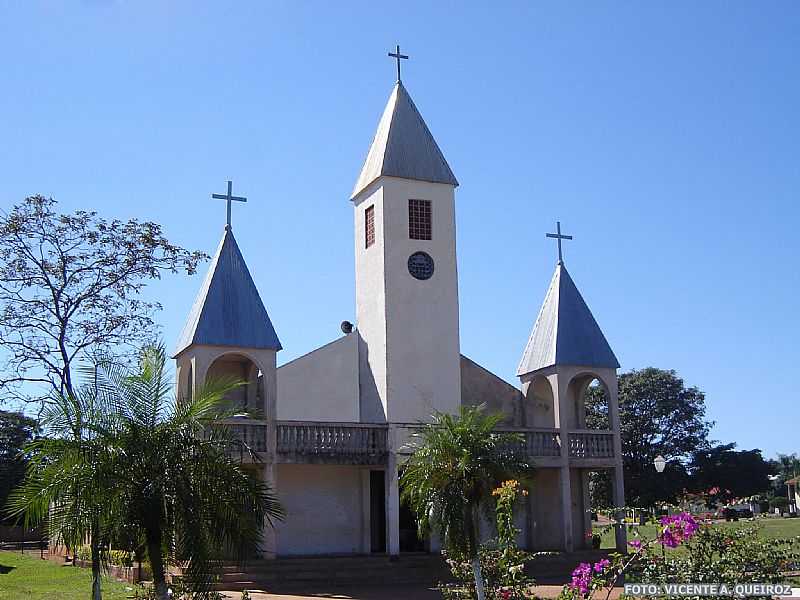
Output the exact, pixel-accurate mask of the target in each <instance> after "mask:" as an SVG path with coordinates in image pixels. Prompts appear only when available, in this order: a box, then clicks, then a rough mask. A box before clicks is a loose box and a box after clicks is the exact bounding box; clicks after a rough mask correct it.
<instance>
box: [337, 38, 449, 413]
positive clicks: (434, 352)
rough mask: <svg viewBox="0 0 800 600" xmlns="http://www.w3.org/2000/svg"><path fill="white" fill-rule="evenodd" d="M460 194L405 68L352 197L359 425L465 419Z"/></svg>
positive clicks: (387, 106) (379, 126)
mask: <svg viewBox="0 0 800 600" xmlns="http://www.w3.org/2000/svg"><path fill="white" fill-rule="evenodd" d="M397 54H398V55H399V50H398V53H397ZM401 57H403V56H402V55H400V56H398V58H397V60H398V64H399V60H400V58H401ZM456 186H458V181H457V180H456V178H455V176H454V175H453V172H452V171H451V170H450V167H449V165H448V164H447V161H446V160H445V158H444V156H443V154H442V152H441V150H440V149H439V146H438V145H437V144H436V141H435V140H434V138H433V136H432V135H431V133H430V131H429V130H428V127H427V125H426V124H425V121H424V120H423V119H422V116H421V115H420V113H419V111H418V110H417V107H416V106H415V105H414V102H413V100H412V99H411V96H410V95H409V93H408V91H407V90H406V88H405V86H404V85H403V84H402V82H401V81H399V70H398V81H397V83H396V85H395V86H394V89H393V90H392V93H391V95H390V97H389V101H388V103H387V104H386V108H385V110H384V112H383V116H382V117H381V120H380V123H379V124H378V129H377V132H376V133H375V138H374V139H373V141H372V146H371V147H370V149H369V153H368V155H367V158H366V161H365V162H364V166H363V168H362V170H361V174H360V175H359V177H358V181H357V182H356V185H355V187H354V189H353V193H352V197H351V198H352V202H353V208H354V216H355V256H356V317H357V321H358V335H359V362H360V364H359V367H360V368H359V372H360V381H359V383H360V390H361V394H360V397H361V407H360V410H361V420H362V421H371V422H380V421H388V422H392V423H414V422H417V421H419V420H422V419H426V418H427V417H429V416H430V415H431V414H432V413H433V412H435V411H440V412H449V413H454V412H457V411H458V408H459V405H460V403H461V374H460V367H459V361H460V350H459V333H458V277H457V269H456V226H455V188H456Z"/></svg>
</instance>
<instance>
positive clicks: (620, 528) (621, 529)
mask: <svg viewBox="0 0 800 600" xmlns="http://www.w3.org/2000/svg"><path fill="white" fill-rule="evenodd" d="M613 487H614V506H618V507H622V506H625V481H624V478H623V473H622V461H618V463H617V466H616V467H614V485H613ZM616 517H617V521H620V522H621V521H622V519H623V518H624V517H625V511H619V512H618V513H617V515H616ZM614 529H615V531H614V540H615V542H616V546H617V551H618V552H623V553H624V552H626V550H627V547H628V536H627V533H626V531H625V525H624V524H621V525H617V526H615V528H614Z"/></svg>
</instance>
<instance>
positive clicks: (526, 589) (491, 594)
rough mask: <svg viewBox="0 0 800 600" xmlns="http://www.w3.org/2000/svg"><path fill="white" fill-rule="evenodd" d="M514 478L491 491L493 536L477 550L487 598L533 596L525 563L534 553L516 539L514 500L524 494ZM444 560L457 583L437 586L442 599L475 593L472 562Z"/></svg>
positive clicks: (464, 599) (521, 599) (470, 596)
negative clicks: (493, 517) (527, 550)
mask: <svg viewBox="0 0 800 600" xmlns="http://www.w3.org/2000/svg"><path fill="white" fill-rule="evenodd" d="M527 495H528V492H527V490H525V489H523V488H522V486H521V485H520V483H519V482H518V481H515V480H509V481H506V482H504V483H503V484H502V485H501V486H500V487H499V488H497V489H495V490H494V491H493V492H492V496H494V497H495V499H496V500H495V501H496V508H495V512H496V522H497V538H496V539H495V540H493V541H492V542H491V543H489V544H484V545H483V546H482V547H481V549H480V551H479V552H478V557H479V559H480V561H481V570H482V572H483V577H484V585H485V587H486V598H487V600H526V599H529V598H533V595H532V594H531V592H530V588H532V587H533V586H534V585H535V582H534V580H533V578H531V577H529V576H528V575H526V574H525V563H526V562H528V561H530V560H531V559H532V558H533V557H534V556H536V554H535V553H532V552H526V551H525V550H520V549H519V548H518V547H517V542H516V538H517V535H518V534H519V529H517V528H516V527H515V526H514V503H515V502H516V500H517V498H518V497H519V496H527ZM445 560H446V561H447V564H448V566H449V567H450V572H451V574H452V575H453V578H454V579H455V580H456V582H457V583H454V584H442V585H440V586H439V591H441V593H442V596H443V597H444V598H445V600H472V599H473V598H475V597H476V595H475V579H474V577H473V572H472V565H471V564H470V563H469V562H468V561H465V560H462V559H460V558H458V557H448V556H447V555H446V554H445Z"/></svg>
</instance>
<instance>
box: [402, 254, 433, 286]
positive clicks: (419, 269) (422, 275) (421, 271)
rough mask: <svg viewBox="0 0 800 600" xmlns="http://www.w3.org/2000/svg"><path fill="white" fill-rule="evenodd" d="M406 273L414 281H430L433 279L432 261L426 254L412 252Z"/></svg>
mask: <svg viewBox="0 0 800 600" xmlns="http://www.w3.org/2000/svg"><path fill="white" fill-rule="evenodd" d="M408 272H409V273H411V276H412V277H414V278H415V279H430V278H431V277H433V259H432V258H431V255H430V254H428V253H426V252H414V254H412V255H411V256H409V257H408Z"/></svg>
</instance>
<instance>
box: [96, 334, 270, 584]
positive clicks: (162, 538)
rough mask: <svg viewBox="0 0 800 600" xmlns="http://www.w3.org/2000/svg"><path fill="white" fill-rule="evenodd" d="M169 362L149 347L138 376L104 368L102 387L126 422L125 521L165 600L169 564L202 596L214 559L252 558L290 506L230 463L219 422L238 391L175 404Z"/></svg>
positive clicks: (222, 386)
mask: <svg viewBox="0 0 800 600" xmlns="http://www.w3.org/2000/svg"><path fill="white" fill-rule="evenodd" d="M165 362H166V356H165V352H164V348H163V346H157V347H150V348H146V349H145V350H144V351H143V352H142V358H141V362H140V369H139V371H138V372H137V373H135V374H130V373H127V372H126V371H125V370H124V369H120V368H117V367H113V366H107V365H106V366H101V368H100V369H99V370H98V378H97V386H98V389H99V393H100V394H101V395H102V396H103V397H104V399H105V401H106V402H107V403H108V404H110V405H113V406H114V407H115V413H116V414H117V415H118V416H119V430H118V432H117V435H116V440H115V443H116V445H117V447H118V449H119V459H118V466H119V469H120V471H119V472H120V473H122V474H124V478H123V479H122V481H121V482H120V483H119V487H118V490H117V491H118V494H119V497H120V500H121V502H120V505H121V506H124V507H125V511H126V513H125V515H124V518H123V519H122V520H123V521H124V522H125V523H126V524H127V525H128V526H129V527H133V528H134V529H137V530H138V531H139V532H140V533H141V537H142V538H143V540H144V543H145V549H146V552H147V556H148V559H149V562H150V566H151V569H152V573H153V581H154V584H155V589H156V593H157V595H158V597H159V598H162V599H164V600H166V598H167V585H166V571H167V566H166V565H167V564H169V563H171V562H179V563H181V564H184V565H185V571H184V572H185V574H186V577H187V579H188V580H189V583H190V584H191V587H192V589H193V590H194V592H195V594H196V595H197V596H198V597H203V596H205V595H207V593H208V592H209V590H210V586H211V583H212V573H213V571H214V567H215V566H216V564H217V560H218V559H219V558H220V557H221V556H222V555H223V554H224V553H229V554H231V553H232V554H233V555H234V556H235V557H236V558H244V557H246V556H250V555H252V554H253V553H255V552H256V551H257V550H258V546H259V542H260V539H261V531H262V529H263V527H264V526H265V524H266V525H269V526H272V524H273V522H274V520H275V519H281V518H282V517H283V508H282V507H281V505H280V504H279V502H278V501H277V499H276V497H275V496H274V495H273V493H272V491H271V490H270V489H269V487H268V486H267V484H265V483H263V482H261V481H259V480H258V479H257V478H256V477H255V475H253V474H252V473H251V472H249V471H248V470H247V469H246V468H245V467H244V466H243V465H242V464H241V463H240V462H239V461H238V460H236V459H234V458H233V457H232V456H231V454H230V453H229V451H230V447H231V444H232V443H234V442H233V440H232V439H231V436H230V434H229V432H228V430H227V429H226V427H225V426H224V425H221V424H219V421H220V420H222V419H225V418H226V417H230V416H232V414H233V410H232V407H231V406H229V403H228V402H227V401H226V400H225V396H226V393H227V392H229V391H230V390H231V389H232V388H234V387H236V386H237V385H240V383H239V382H236V381H216V382H210V383H207V385H205V386H204V387H202V388H200V389H198V390H196V392H195V395H194V397H193V398H187V399H185V400H183V399H182V400H181V401H177V400H176V399H175V397H174V396H173V393H172V384H171V382H170V381H169V378H168V377H167V375H166V370H165ZM248 450H249V449H248Z"/></svg>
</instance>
